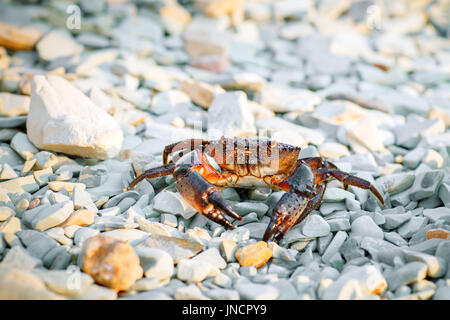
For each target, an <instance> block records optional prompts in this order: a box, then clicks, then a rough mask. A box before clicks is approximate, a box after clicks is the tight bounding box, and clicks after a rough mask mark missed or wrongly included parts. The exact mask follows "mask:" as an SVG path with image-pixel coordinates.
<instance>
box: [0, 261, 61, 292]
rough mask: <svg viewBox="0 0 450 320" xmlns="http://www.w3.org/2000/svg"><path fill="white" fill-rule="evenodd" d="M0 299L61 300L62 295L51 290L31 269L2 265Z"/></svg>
mask: <svg viewBox="0 0 450 320" xmlns="http://www.w3.org/2000/svg"><path fill="white" fill-rule="evenodd" d="M0 269H1V272H0V299H2V300H60V299H63V297H62V296H60V295H57V294H55V293H53V292H52V291H51V290H49V289H48V288H47V287H46V285H45V283H44V282H43V281H42V280H41V279H39V277H37V276H36V275H34V274H33V273H32V272H31V271H28V270H23V269H20V268H11V267H8V266H5V267H1V268H0Z"/></svg>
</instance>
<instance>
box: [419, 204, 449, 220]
mask: <svg viewBox="0 0 450 320" xmlns="http://www.w3.org/2000/svg"><path fill="white" fill-rule="evenodd" d="M423 215H424V217H427V218H428V219H429V220H430V222H432V223H435V222H436V221H437V220H439V219H443V220H445V221H450V208H446V207H439V208H434V209H425V210H423Z"/></svg>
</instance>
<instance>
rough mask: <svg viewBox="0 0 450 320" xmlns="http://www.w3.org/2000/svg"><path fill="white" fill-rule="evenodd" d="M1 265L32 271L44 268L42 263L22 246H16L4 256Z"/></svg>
mask: <svg viewBox="0 0 450 320" xmlns="http://www.w3.org/2000/svg"><path fill="white" fill-rule="evenodd" d="M0 265H1V266H5V265H8V266H11V267H13V268H20V269H24V270H32V269H34V268H37V267H40V266H42V261H41V260H40V259H38V258H36V257H34V256H32V255H31V254H30V253H29V251H28V250H26V249H24V248H22V247H20V246H14V247H12V248H11V249H10V250H8V252H7V253H6V254H5V255H4V257H3V260H2V263H1V264H0Z"/></svg>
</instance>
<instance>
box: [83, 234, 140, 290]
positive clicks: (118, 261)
mask: <svg viewBox="0 0 450 320" xmlns="http://www.w3.org/2000/svg"><path fill="white" fill-rule="evenodd" d="M81 255H82V260H81V261H82V268H83V272H86V273H87V274H89V275H90V276H91V277H93V278H94V280H95V281H96V282H97V283H98V284H101V285H104V286H107V287H109V288H111V289H114V290H116V291H122V290H128V289H129V288H131V286H133V284H134V283H135V282H136V280H138V279H140V278H142V275H143V270H142V267H141V265H140V261H139V257H138V255H137V254H136V252H135V251H134V249H133V247H132V246H131V245H130V244H128V243H127V242H126V241H118V240H115V239H113V238H111V237H107V236H104V235H97V236H94V237H91V238H89V239H87V240H86V241H85V242H84V245H83V249H82V252H81Z"/></svg>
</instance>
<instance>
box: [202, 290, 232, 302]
mask: <svg viewBox="0 0 450 320" xmlns="http://www.w3.org/2000/svg"><path fill="white" fill-rule="evenodd" d="M205 294H206V295H207V296H208V297H209V298H211V299H213V300H239V293H238V292H237V291H235V290H231V289H222V288H216V289H211V290H209V291H207V292H206V293H205Z"/></svg>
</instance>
